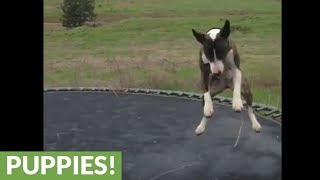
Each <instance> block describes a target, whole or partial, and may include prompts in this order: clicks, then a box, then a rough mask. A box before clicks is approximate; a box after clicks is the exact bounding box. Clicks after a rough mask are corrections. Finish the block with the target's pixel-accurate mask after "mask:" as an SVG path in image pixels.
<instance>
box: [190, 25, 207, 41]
mask: <svg viewBox="0 0 320 180" xmlns="http://www.w3.org/2000/svg"><path fill="white" fill-rule="evenodd" d="M192 33H193V35H194V37H195V38H196V39H197V41H198V42H200V43H201V44H203V43H204V41H205V40H206V35H205V34H203V33H201V32H197V31H196V30H194V29H192Z"/></svg>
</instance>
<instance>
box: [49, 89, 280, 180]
mask: <svg viewBox="0 0 320 180" xmlns="http://www.w3.org/2000/svg"><path fill="white" fill-rule="evenodd" d="M117 95H118V96H116V95H115V94H114V93H109V92H60V91H59V92H46V93H45V94H44V141H45V142H44V144H45V147H44V149H45V150H46V151H121V152H122V164H123V169H122V171H123V175H122V177H123V179H124V180H131V179H132V180H149V179H157V180H160V179H161V180H171V179H177V180H225V179H235V180H259V179H266V180H278V179H281V126H280V125H279V124H277V123H275V122H273V121H271V120H267V119H264V118H262V117H260V116H257V119H258V121H259V122H260V124H261V125H262V131H261V132H260V133H256V132H254V131H253V130H252V128H251V123H250V120H249V118H248V115H247V112H246V111H245V112H242V113H236V112H234V111H233V110H232V108H231V107H230V106H225V105H218V104H215V116H214V117H213V118H211V120H210V122H208V125H207V128H206V131H205V133H204V134H203V135H201V136H196V135H195V132H194V131H195V129H196V127H197V126H198V124H199V123H200V120H201V117H202V112H203V110H202V106H201V101H195V100H190V99H183V98H175V97H162V96H153V95H141V94H125V93H118V94H117ZM242 118H244V119H245V121H244V124H243V127H242V130H241V135H240V139H239V141H238V143H237V146H236V147H235V148H234V144H235V142H236V140H237V137H238V133H239V128H240V126H241V123H242Z"/></svg>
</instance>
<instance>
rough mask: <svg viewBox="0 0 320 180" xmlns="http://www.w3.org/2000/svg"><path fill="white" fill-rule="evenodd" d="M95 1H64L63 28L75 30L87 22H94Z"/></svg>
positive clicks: (62, 6)
mask: <svg viewBox="0 0 320 180" xmlns="http://www.w3.org/2000/svg"><path fill="white" fill-rule="evenodd" d="M94 8H95V0H63V4H62V5H61V9H62V12H63V14H62V26H63V27H66V28H74V27H78V26H82V25H83V24H84V23H85V22H87V21H93V20H94V19H95V17H96V14H95V13H94Z"/></svg>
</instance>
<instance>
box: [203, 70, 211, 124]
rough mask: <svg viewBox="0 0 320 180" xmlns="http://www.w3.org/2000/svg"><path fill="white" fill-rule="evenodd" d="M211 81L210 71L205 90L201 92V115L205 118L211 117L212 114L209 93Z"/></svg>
mask: <svg viewBox="0 0 320 180" xmlns="http://www.w3.org/2000/svg"><path fill="white" fill-rule="evenodd" d="M211 81H212V74H211V73H210V74H209V77H208V81H207V84H208V86H207V87H208V88H207V92H205V93H204V94H203V115H204V116H205V117H207V118H209V117H211V116H212V114H213V102H212V98H211V93H210V89H211V88H210V86H211Z"/></svg>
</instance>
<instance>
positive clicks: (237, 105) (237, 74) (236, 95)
mask: <svg viewBox="0 0 320 180" xmlns="http://www.w3.org/2000/svg"><path fill="white" fill-rule="evenodd" d="M241 79H242V73H241V71H240V70H239V69H238V68H235V69H234V70H233V98H232V108H233V110H235V111H236V112H240V111H241V110H242V109H243V104H242V100H241Z"/></svg>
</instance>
